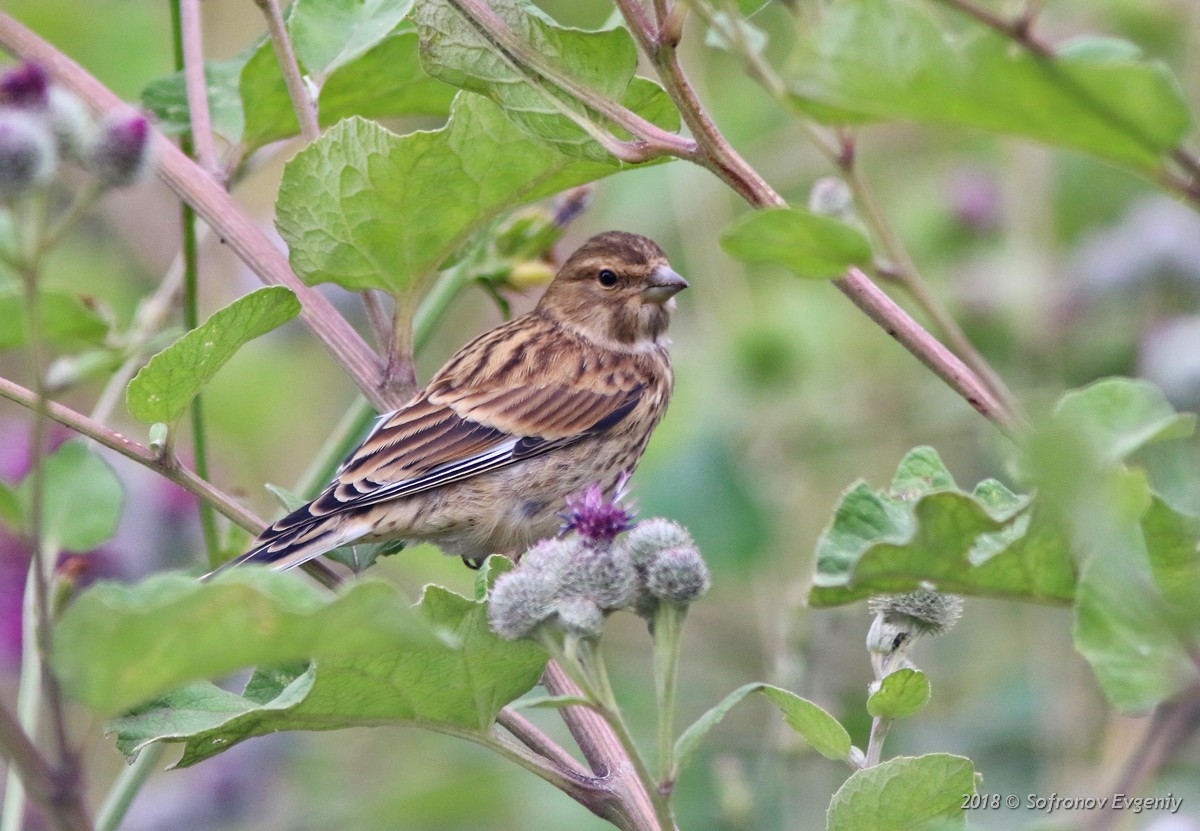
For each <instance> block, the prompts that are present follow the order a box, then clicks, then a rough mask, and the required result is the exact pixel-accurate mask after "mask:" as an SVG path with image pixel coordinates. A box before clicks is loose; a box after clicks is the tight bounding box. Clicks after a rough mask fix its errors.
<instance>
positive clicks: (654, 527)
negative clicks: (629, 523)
mask: <svg viewBox="0 0 1200 831" xmlns="http://www.w3.org/2000/svg"><path fill="white" fill-rule="evenodd" d="M623 547H624V549H625V550H626V551H628V552H629V557H630V559H632V560H633V564H634V565H635V566H637V567H638V568H639V569H643V568H646V567H648V566H649V565H650V563H651V562H653V561H654V558H655V557H657V556H658V553H659V552H660V551H666V550H667V549H671V548H695V547H696V543H695V542H693V541H692V535H691V534H689V533H688V532H687V530H686V529H685V528H684V527H683V526H682V525H680V524H679V523H678V522H672V521H671V520H669V519H662V518H660V517H655V518H654V519H647V520H643V521H642V522H639V523H638V524H637V526H636V527H635V528H634V529H633V530H632V531H630V532H629V534H628V535H626V537H625V539H624V545H623Z"/></svg>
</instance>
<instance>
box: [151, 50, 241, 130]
mask: <svg viewBox="0 0 1200 831" xmlns="http://www.w3.org/2000/svg"><path fill="white" fill-rule="evenodd" d="M245 65H246V56H242V57H238V58H233V59H231V60H227V61H207V62H205V64H204V81H205V86H206V88H207V91H208V114H209V118H210V119H211V120H212V127H213V132H215V133H216V134H217V135H219V136H221V137H222V138H224V139H225V140H226V141H229V142H230V143H234V142H238V141H241V138H242V132H243V130H244V128H245V118H244V115H243V111H242V99H241V97H240V96H239V95H238V76H240V75H241V73H242V67H244V66H245ZM142 106H144V107H145V108H146V109H147V110H149V111H150V112H152V113H154V125H155V126H156V127H158V128H159V129H160V130H162V131H163V132H165V133H168V134H171V135H177V134H180V133H186V132H187V131H188V130H189V129H191V114H190V111H189V109H188V101H187V83H186V82H185V80H184V77H183V73H182V72H176V73H175V74H174V75H168V76H166V77H165V78H156V79H155V80H153V81H151V82H150V83H148V84H146V86H145V88H143V89H142Z"/></svg>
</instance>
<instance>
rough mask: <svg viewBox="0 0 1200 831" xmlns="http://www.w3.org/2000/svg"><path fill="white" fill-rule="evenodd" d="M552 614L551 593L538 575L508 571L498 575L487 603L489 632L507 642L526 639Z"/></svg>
mask: <svg viewBox="0 0 1200 831" xmlns="http://www.w3.org/2000/svg"><path fill="white" fill-rule="evenodd" d="M553 610H554V591H553V588H552V587H551V585H550V584H549V583H548V582H547V581H546V580H545V578H543V577H542V575H540V574H536V573H534V572H529V571H510V572H508V573H507V574H502V575H500V577H499V579H497V580H496V586H495V588H493V589H492V596H491V598H490V599H489V601H488V622H489V623H491V625H492V631H494V632H495V633H496V634H497V635H499V636H500V637H502V638H505V639H507V640H510V641H515V640H520V639H521V638H526V637H529V636H530V635H531V634H533V631H534V630H535V629H537V627H538V626H539V625H540V624H541V623H542V621H544V620H545V619H546V618H548V617H549V616H550V615H551V614H552V612H553Z"/></svg>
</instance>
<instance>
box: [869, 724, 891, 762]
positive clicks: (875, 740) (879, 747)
mask: <svg viewBox="0 0 1200 831" xmlns="http://www.w3.org/2000/svg"><path fill="white" fill-rule="evenodd" d="M892 721H893V719H890V718H884V717H883V716H876V717H875V718H874V719H872V721H871V737H870V738H869V739H868V740H867V759H866V762H865V763H864V764H863V767H868V768H869V767H874V766H875V765H877V764H879V763H880V762H881V761H882V760H883V740H884V739H886V738H887V734H888V731H889V730H891V729H892Z"/></svg>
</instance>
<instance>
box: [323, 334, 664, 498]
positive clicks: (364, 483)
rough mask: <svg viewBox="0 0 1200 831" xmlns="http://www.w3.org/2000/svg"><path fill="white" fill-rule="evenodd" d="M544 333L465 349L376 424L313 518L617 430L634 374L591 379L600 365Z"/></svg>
mask: <svg viewBox="0 0 1200 831" xmlns="http://www.w3.org/2000/svg"><path fill="white" fill-rule="evenodd" d="M517 323H522V324H523V325H521V326H517V325H515V324H517ZM549 325H550V324H547V323H542V322H540V321H538V320H536V319H532V320H531V319H530V318H522V319H520V320H519V321H514V323H513V324H509V325H507V326H502V327H500V328H499V329H497V330H493V331H492V332H489V333H487V334H486V335H484V336H482V337H481V338H478V339H476V340H475V341H474V342H472V343H471V344H469V345H468V346H466V347H464V349H463V350H462V351H461V352H460V353H459V355H458V356H456V358H455V359H452V360H451V362H450V363H449V364H447V366H446V367H445V369H443V370H442V372H440V373H439V374H438V375H437V376H436V377H435V378H434V379H433V380H432V381H431V382H430V384H429V386H428V387H427V388H426V389H425V390H424V391H423V392H422V393H420V394H419V395H418V396H417V397H416V398H414V399H413V400H412V401H411V402H409V403H408V404H407V405H405V406H404V407H402V408H401V409H399V410H397V411H395V412H394V413H390V414H388V415H385V416H383V417H382V418H381V419H380V421H379V423H378V425H377V426H376V428H375V429H374V430H373V431H372V432H371V434H370V435H369V436H368V437H367V438H366V440H365V441H364V442H363V443H362V445H361V446H360V447H359V448H358V449H357V450H356V451H355V452H354V453H353V454H352V455H351V457H350V458H349V459H348V460H347V461H346V462H345V464H344V465H343V466H342V469H341V470H340V471H339V472H338V476H337V478H336V479H335V481H334V482H333V483H332V484H331V485H330V487H329V488H328V489H326V491H325V492H324V493H322V494H321V496H319V497H318V498H317V499H316V500H315V501H314V502H313V503H312V505H311V506H309V509H308V510H309V515H310V516H311V517H317V516H324V515H327V514H330V513H338V512H342V511H346V510H353V509H356V508H360V507H365V506H368V505H374V504H377V503H379V502H383V501H386V500H390V499H397V498H400V497H404V496H410V495H412V494H415V493H421V492H422V491H427V490H431V489H433V488H437V487H441V486H443V485H447V484H450V483H452V482H457V481H461V480H463V479H468V478H470V477H473V476H478V475H479V474H482V473H487V472H489V471H492V470H496V469H498V468H501V467H505V466H507V465H510V464H513V463H514V462H517V461H521V460H523V459H528V458H531V457H533V456H538V455H541V454H542V453H546V452H548V451H550V450H551V449H553V448H556V447H562V446H564V445H567V444H572V443H574V442H576V441H579V440H581V439H583V438H586V437H588V436H591V435H596V434H597V433H601V432H605V431H607V430H609V429H611V428H612V427H614V426H615V425H617V424H618V423H619V422H620V421H621V420H622V419H624V418H625V417H626V416H627V415H629V413H630V412H632V411H633V409H634V408H635V407H636V406H637V404H638V402H639V401H640V400H641V397H642V394H643V391H644V389H645V385H644V383H643V379H642V378H641V377H640V375H639V373H638V372H636V371H635V370H634V369H633V368H631V367H629V366H623V367H618V366H617V365H616V363H615V362H614V363H613V366H612V367H611V368H609V367H604V368H603V369H602V370H601V371H597V368H598V361H599V363H604V361H603V360H602V359H598V358H597V357H596V356H595V355H594V354H590V353H589V350H588V349H587V348H586V346H587V345H586V344H584V343H581V342H579V343H577V342H575V341H574V339H573V338H570V337H564V333H562V332H561V331H552V332H546V333H545V334H547V335H552V336H551V337H545V338H540V339H539V338H537V337H531V335H532V336H536V335H538V334H541V333H542V332H541V331H540V330H539V329H538V328H537V327H538V326H542V327H545V326H549ZM543 347H545V348H543ZM464 356H466V359H465V360H460V358H464ZM481 368H482V371H481Z"/></svg>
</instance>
